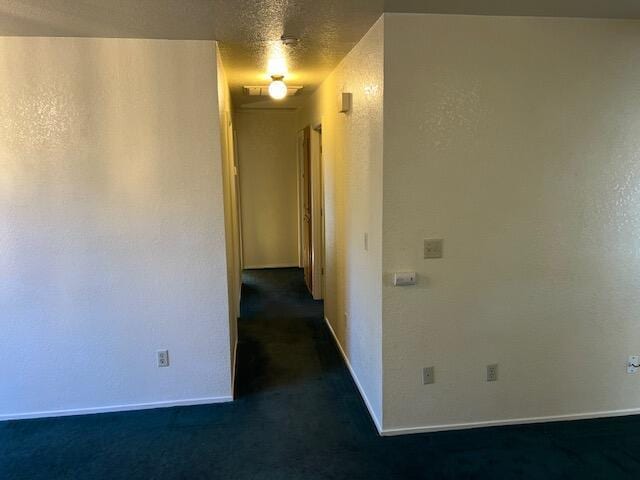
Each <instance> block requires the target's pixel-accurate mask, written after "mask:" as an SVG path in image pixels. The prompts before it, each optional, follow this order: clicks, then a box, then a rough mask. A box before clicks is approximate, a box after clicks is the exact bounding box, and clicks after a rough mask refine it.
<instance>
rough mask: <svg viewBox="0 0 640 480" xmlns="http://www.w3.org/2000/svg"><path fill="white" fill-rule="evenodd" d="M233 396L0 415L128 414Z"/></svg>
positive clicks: (19, 417) (5, 418)
mask: <svg viewBox="0 0 640 480" xmlns="http://www.w3.org/2000/svg"><path fill="white" fill-rule="evenodd" d="M232 400H233V397H232V396H225V397H205V398H189V399H184V400H169V401H164V402H150V403H132V404H127V405H109V406H105V407H92V408H74V409H69V410H50V411H44V412H28V413H12V414H7V415H0V422H3V421H8V420H26V419H30V418H48V417H69V416H72V415H93V414H96V413H110V412H126V411H130V410H149V409H152V408H167V407H186V406H191V405H208V404H212V403H224V402H231V401H232Z"/></svg>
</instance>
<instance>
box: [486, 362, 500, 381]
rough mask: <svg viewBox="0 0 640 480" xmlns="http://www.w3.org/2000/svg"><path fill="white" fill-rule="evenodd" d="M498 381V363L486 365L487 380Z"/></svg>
mask: <svg viewBox="0 0 640 480" xmlns="http://www.w3.org/2000/svg"><path fill="white" fill-rule="evenodd" d="M497 381H498V364H497V363H494V364H493V365H487V382H497Z"/></svg>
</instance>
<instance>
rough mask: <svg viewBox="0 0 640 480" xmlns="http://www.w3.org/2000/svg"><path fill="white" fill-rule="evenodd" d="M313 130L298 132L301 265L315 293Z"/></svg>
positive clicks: (309, 285) (305, 278) (308, 283)
mask: <svg viewBox="0 0 640 480" xmlns="http://www.w3.org/2000/svg"><path fill="white" fill-rule="evenodd" d="M310 140H311V129H310V128H309V127H305V128H304V129H302V130H300V131H299V132H298V172H299V178H298V181H299V185H300V187H299V189H298V191H299V193H300V199H299V205H300V247H299V249H300V263H301V267H302V268H303V270H304V283H305V284H306V285H307V288H308V289H309V291H310V292H312V293H313V209H312V182H311V177H312V175H311V141H310Z"/></svg>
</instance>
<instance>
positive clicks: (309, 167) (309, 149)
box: [297, 124, 325, 300]
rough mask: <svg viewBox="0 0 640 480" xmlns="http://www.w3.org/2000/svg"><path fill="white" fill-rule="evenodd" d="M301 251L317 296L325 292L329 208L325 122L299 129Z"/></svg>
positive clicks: (306, 278)
mask: <svg viewBox="0 0 640 480" xmlns="http://www.w3.org/2000/svg"><path fill="white" fill-rule="evenodd" d="M297 151H298V174H299V177H298V182H299V187H298V191H299V212H300V213H299V239H300V241H299V253H300V265H299V266H300V267H301V268H302V269H303V270H304V281H305V284H306V285H307V288H308V290H309V292H311V294H312V295H313V298H314V299H316V300H321V299H323V298H324V292H325V280H324V279H325V254H324V249H325V208H324V178H323V170H324V169H323V165H322V126H321V125H320V124H318V125H316V126H314V127H313V128H311V127H310V126H309V127H305V128H304V129H302V130H300V131H299V132H298V137H297Z"/></svg>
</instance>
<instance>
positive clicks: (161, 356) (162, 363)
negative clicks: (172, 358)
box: [157, 350, 169, 367]
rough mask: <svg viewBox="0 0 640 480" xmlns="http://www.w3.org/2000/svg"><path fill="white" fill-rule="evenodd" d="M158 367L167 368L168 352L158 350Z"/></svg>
mask: <svg viewBox="0 0 640 480" xmlns="http://www.w3.org/2000/svg"><path fill="white" fill-rule="evenodd" d="M157 353H158V367H168V366H169V350H158V352H157Z"/></svg>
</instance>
